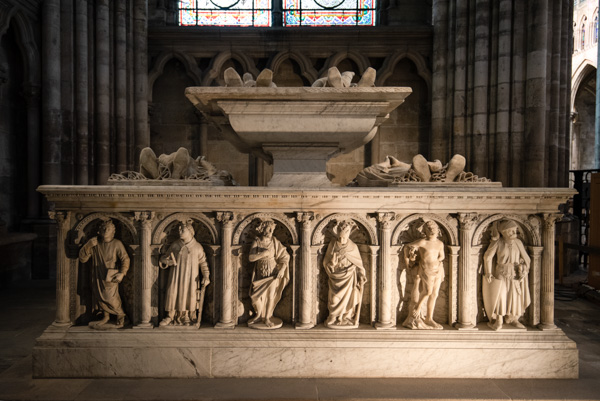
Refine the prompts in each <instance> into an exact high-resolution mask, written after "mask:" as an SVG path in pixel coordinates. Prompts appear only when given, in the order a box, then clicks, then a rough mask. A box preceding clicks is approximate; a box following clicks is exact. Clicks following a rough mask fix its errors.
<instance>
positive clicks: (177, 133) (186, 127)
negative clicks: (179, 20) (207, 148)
mask: <svg viewBox="0 0 600 401" xmlns="http://www.w3.org/2000/svg"><path fill="white" fill-rule="evenodd" d="M192 62H193V60H192V61H190V60H188V59H187V58H185V57H183V56H181V55H179V56H177V57H176V56H173V55H172V54H167V55H164V56H163V57H162V58H161V59H159V60H158V61H157V63H158V64H157V65H155V70H153V71H152V73H153V75H152V77H151V79H150V81H151V85H149V89H150V91H151V92H150V96H151V100H152V102H151V103H150V105H151V112H150V117H149V119H150V144H151V147H152V149H153V150H154V152H155V153H156V154H157V155H160V154H162V153H167V154H168V153H172V152H175V151H176V150H177V149H178V148H179V147H182V146H183V147H184V148H186V149H188V150H189V151H190V152H191V153H192V155H193V156H194V157H196V155H198V154H199V153H200V124H199V123H200V119H199V115H198V114H197V110H196V108H195V107H194V106H193V105H192V103H190V101H189V100H188V99H187V98H186V97H185V96H183V93H184V92H185V89H186V88H187V87H190V86H197V85H198V84H199V76H198V74H199V72H198V71H196V72H190V68H194V67H193V66H190V63H192ZM196 70H197V68H196Z"/></svg>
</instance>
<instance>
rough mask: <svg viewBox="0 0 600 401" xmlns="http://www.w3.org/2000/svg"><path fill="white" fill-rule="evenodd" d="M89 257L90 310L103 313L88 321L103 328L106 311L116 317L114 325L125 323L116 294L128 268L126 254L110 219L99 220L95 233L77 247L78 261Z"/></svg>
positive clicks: (107, 316)
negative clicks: (98, 226)
mask: <svg viewBox="0 0 600 401" xmlns="http://www.w3.org/2000/svg"><path fill="white" fill-rule="evenodd" d="M90 259H91V260H92V263H91V267H92V302H93V310H95V311H101V312H102V314H103V317H102V319H101V320H99V321H95V322H92V323H90V326H91V327H94V328H105V327H107V328H108V326H105V325H106V323H107V322H108V321H109V319H110V315H115V316H116V318H117V321H116V325H115V326H111V327H110V328H112V327H116V328H120V327H123V326H124V325H125V317H126V316H125V311H124V310H123V306H122V304H121V297H120V295H119V283H120V282H121V281H122V280H123V277H125V275H126V274H127V270H129V256H128V255H127V251H126V250H125V246H124V245H123V243H122V242H121V241H119V240H118V239H115V225H114V224H113V222H112V221H111V220H105V221H103V222H102V223H101V224H100V228H99V230H98V236H96V237H93V238H91V239H90V240H89V241H88V242H86V244H85V245H83V247H81V249H80V250H79V261H80V262H82V263H86V262H87V261H88V260H90Z"/></svg>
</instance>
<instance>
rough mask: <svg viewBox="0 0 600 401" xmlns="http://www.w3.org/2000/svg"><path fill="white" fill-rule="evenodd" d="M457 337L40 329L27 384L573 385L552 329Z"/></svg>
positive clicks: (566, 342) (571, 353)
mask: <svg viewBox="0 0 600 401" xmlns="http://www.w3.org/2000/svg"><path fill="white" fill-rule="evenodd" d="M479 328H480V330H475V331H472V332H463V331H460V332H459V331H457V330H452V329H449V328H448V327H447V326H446V327H445V329H446V330H444V331H441V332H439V331H435V332H433V331H427V332H415V331H411V330H405V329H397V330H392V331H375V330H374V329H372V328H370V327H368V326H361V329H359V330H355V331H345V332H339V331H332V330H327V329H325V328H323V327H322V326H318V327H316V328H314V329H312V330H307V331H304V330H300V331H299V330H294V329H293V328H291V327H284V328H282V329H280V330H277V331H270V332H261V331H257V330H252V329H249V328H244V327H237V328H236V329H235V330H231V331H223V330H217V329H212V328H206V329H201V330H168V331H165V330H149V331H137V330H122V331H120V332H118V333H106V332H102V333H100V332H96V331H93V330H90V329H87V328H85V327H72V328H70V329H69V330H67V331H62V332H61V331H48V330H47V331H46V332H45V333H44V334H43V335H42V336H41V337H40V338H39V339H38V340H37V343H36V346H35V348H34V351H33V367H34V370H33V371H34V376H36V377H164V378H167V377H439V378H576V377H577V376H578V352H577V349H576V346H575V343H574V342H573V341H571V340H570V339H568V338H567V337H566V336H565V335H564V334H563V332H562V331H561V330H554V331H540V330H535V329H531V330H527V331H518V330H501V331H499V332H493V331H491V330H487V329H486V328H485V325H482V326H480V327H479Z"/></svg>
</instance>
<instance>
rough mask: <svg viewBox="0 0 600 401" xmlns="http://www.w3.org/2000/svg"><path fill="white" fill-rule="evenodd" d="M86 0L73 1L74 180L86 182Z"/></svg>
mask: <svg viewBox="0 0 600 401" xmlns="http://www.w3.org/2000/svg"><path fill="white" fill-rule="evenodd" d="M87 14H88V2H87V0H77V1H76V2H75V120H76V122H75V131H76V138H77V154H76V155H75V166H76V168H75V170H76V171H75V182H76V183H77V185H87V183H88V178H89V177H88V174H89V172H88V152H89V151H88V145H89V143H88V140H89V139H88V124H89V120H88V118H89V115H88V15H87Z"/></svg>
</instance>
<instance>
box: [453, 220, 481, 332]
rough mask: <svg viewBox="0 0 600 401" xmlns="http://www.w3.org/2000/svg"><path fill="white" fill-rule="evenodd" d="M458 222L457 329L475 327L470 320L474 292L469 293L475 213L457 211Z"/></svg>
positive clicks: (471, 277)
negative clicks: (459, 250) (459, 247)
mask: <svg viewBox="0 0 600 401" xmlns="http://www.w3.org/2000/svg"><path fill="white" fill-rule="evenodd" d="M458 222H459V224H460V228H459V232H460V246H461V252H460V256H459V258H458V323H457V324H456V327H457V328H458V329H470V328H473V327H475V324H474V322H472V321H471V319H472V317H471V301H472V299H473V297H474V294H471V281H472V280H474V279H475V278H474V277H473V274H472V271H471V270H472V268H471V252H472V250H471V238H472V237H473V229H474V228H475V225H476V224H477V222H478V216H477V213H459V214H458Z"/></svg>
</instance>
